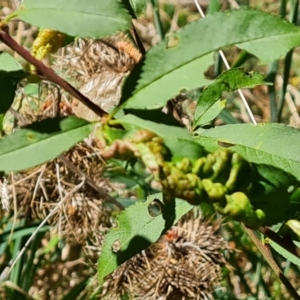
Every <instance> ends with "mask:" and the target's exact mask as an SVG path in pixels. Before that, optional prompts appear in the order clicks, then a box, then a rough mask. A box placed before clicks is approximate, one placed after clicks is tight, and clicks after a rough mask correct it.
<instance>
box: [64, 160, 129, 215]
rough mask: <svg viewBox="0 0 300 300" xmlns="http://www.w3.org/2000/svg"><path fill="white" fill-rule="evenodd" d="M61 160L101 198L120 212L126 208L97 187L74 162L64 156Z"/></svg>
mask: <svg viewBox="0 0 300 300" xmlns="http://www.w3.org/2000/svg"><path fill="white" fill-rule="evenodd" d="M59 159H60V160H61V161H62V162H63V163H64V164H65V165H66V166H67V167H68V168H69V169H70V170H71V171H72V172H73V173H75V174H76V175H78V176H79V177H82V178H84V179H85V181H86V183H87V184H88V185H89V186H90V187H91V188H93V189H94V190H95V191H96V192H98V194H99V196H100V197H101V198H103V199H105V200H106V201H107V202H110V203H112V204H114V205H115V206H116V207H118V208H119V210H123V209H124V206H123V205H122V204H121V203H119V202H118V201H117V200H116V199H114V198H112V197H111V196H109V195H108V193H106V192H105V191H104V190H103V189H101V188H100V187H99V186H97V185H96V183H95V182H94V181H93V180H92V179H91V178H90V177H89V176H88V175H86V174H85V173H83V172H82V171H80V170H79V169H78V168H77V167H76V166H75V165H74V164H73V163H72V162H70V161H69V160H68V159H67V158H66V157H65V156H64V155H61V156H59Z"/></svg>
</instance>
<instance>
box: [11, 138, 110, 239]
mask: <svg viewBox="0 0 300 300" xmlns="http://www.w3.org/2000/svg"><path fill="white" fill-rule="evenodd" d="M65 156H66V158H67V159H68V160H69V161H71V162H72V163H73V164H74V165H75V166H76V167H77V168H78V169H79V170H81V171H82V172H84V173H85V174H87V175H88V176H89V177H90V178H91V179H92V180H93V181H94V183H95V184H96V185H98V186H99V187H102V188H103V189H104V190H107V191H109V187H110V184H109V183H108V182H107V180H106V179H104V178H103V177H102V176H101V174H102V170H103V162H102V160H101V159H100V157H99V156H98V155H97V154H96V153H95V152H94V150H92V149H91V148H90V147H88V146H86V145H85V144H84V143H81V144H78V145H77V146H75V147H74V148H72V149H71V150H69V151H68V152H67V153H66V154H65ZM56 164H59V179H58V178H57V173H56ZM59 181H60V185H61V186H62V189H63V191H62V193H63V196H65V195H67V194H68V193H69V192H70V191H71V190H72V189H73V188H74V186H76V185H78V184H79V183H80V182H81V181H82V179H81V178H79V177H78V176H76V175H74V173H73V172H72V171H70V170H69V169H68V168H67V167H66V166H65V165H64V164H62V163H61V162H60V161H56V160H54V161H51V162H49V163H47V164H45V165H43V166H39V167H37V168H34V169H30V170H27V171H24V172H20V173H19V174H17V175H16V176H15V178H14V182H15V183H16V184H15V189H16V195H17V201H18V207H21V208H22V210H23V212H24V213H25V215H27V216H28V217H31V218H32V219H34V220H36V219H44V218H45V217H46V216H47V215H48V214H49V212H50V210H51V209H53V208H54V207H55V206H56V205H57V203H58V202H59V201H60V200H61V196H60V193H59V189H58V186H59ZM110 190H111V189H110ZM110 213H111V212H110V210H108V209H106V208H105V207H104V202H103V199H101V198H99V195H98V194H97V193H96V192H94V191H93V190H92V189H91V188H90V187H89V186H88V185H86V184H85V185H84V186H83V187H82V188H81V189H80V190H79V191H78V192H77V193H75V194H73V195H70V197H69V198H68V199H66V200H65V201H64V202H63V204H62V206H61V208H60V209H58V211H57V213H56V214H54V215H53V217H52V218H51V219H50V221H49V222H50V224H51V225H52V226H53V227H55V228H56V231H58V233H59V234H60V235H61V236H63V237H64V238H65V239H66V240H67V241H69V242H72V243H73V242H74V243H80V244H85V243H86V241H87V240H88V239H89V238H90V237H91V236H92V235H93V234H97V232H98V228H99V226H101V225H103V226H107V225H108V224H110V222H109V218H110Z"/></svg>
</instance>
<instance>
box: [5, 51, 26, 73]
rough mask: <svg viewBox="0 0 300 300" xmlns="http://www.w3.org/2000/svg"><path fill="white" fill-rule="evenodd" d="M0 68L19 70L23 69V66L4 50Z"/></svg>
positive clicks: (8, 70) (9, 70) (11, 70)
mask: <svg viewBox="0 0 300 300" xmlns="http://www.w3.org/2000/svg"><path fill="white" fill-rule="evenodd" d="M0 70H1V71H6V72H18V71H23V68H22V65H21V64H20V63H19V62H18V61H17V60H16V59H14V58H13V57H12V56H11V55H10V54H9V53H6V52H4V53H1V54H0Z"/></svg>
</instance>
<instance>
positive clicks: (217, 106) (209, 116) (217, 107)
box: [194, 99, 227, 126]
mask: <svg viewBox="0 0 300 300" xmlns="http://www.w3.org/2000/svg"><path fill="white" fill-rule="evenodd" d="M226 103H227V100H226V99H224V100H218V101H217V102H215V103H214V104H213V105H212V106H210V107H209V108H208V109H207V110H206V111H205V112H203V114H202V115H201V117H200V118H199V119H198V120H197V122H195V124H194V126H201V125H205V124H207V123H209V122H210V121H212V120H213V119H215V118H216V117H217V116H218V115H219V114H220V112H221V111H222V110H223V109H224V108H225V106H226ZM198 108H199V110H198ZM197 111H200V106H198V107H197V110H196V112H197Z"/></svg>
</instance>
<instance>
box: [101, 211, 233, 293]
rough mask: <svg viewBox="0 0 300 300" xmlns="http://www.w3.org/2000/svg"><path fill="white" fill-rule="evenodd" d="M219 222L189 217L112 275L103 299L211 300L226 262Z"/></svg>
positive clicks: (224, 244)
mask: <svg viewBox="0 0 300 300" xmlns="http://www.w3.org/2000/svg"><path fill="white" fill-rule="evenodd" d="M219 228H220V223H211V222H208V221H204V220H203V219H202V218H201V217H200V216H198V217H194V216H193V215H192V214H188V216H186V217H184V218H183V220H182V221H180V222H179V223H178V224H177V225H176V226H173V227H172V228H171V230H170V231H169V232H167V233H166V234H165V235H164V236H163V237H162V238H161V239H160V240H159V241H158V242H156V243H154V244H153V245H151V246H150V247H149V248H147V249H146V250H144V251H143V252H142V253H140V254H138V255H136V256H135V257H133V258H131V259H130V260H128V261H127V262H125V263H124V264H122V265H121V266H120V267H119V268H118V269H117V270H116V271H115V272H113V273H112V274H111V275H110V276H109V277H108V278H107V279H106V281H105V283H104V285H103V293H102V295H103V296H104V299H119V298H120V296H121V295H125V294H129V295H130V296H131V297H132V298H133V299H187V298H189V299H212V295H211V293H212V291H213V289H214V287H215V286H216V285H217V284H218V282H219V281H220V279H221V266H222V265H223V264H224V263H225V260H224V258H223V255H222V252H221V251H222V250H223V249H227V244H226V242H225V240H224V239H223V238H222V236H220V235H219V234H218V233H217V231H218V229H219Z"/></svg>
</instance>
